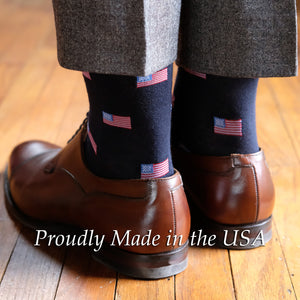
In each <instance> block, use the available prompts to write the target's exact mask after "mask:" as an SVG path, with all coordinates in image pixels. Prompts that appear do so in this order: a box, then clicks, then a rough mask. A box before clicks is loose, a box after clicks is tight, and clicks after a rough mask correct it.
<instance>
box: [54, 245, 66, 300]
mask: <svg viewBox="0 0 300 300" xmlns="http://www.w3.org/2000/svg"><path fill="white" fill-rule="evenodd" d="M64 252H65V253H64V258H63V261H62V264H61V268H60V272H59V277H58V281H57V285H56V289H55V293H54V298H53V300H55V299H56V296H57V292H58V288H59V285H60V280H61V275H62V273H63V269H64V266H65V263H66V260H67V254H68V249H67V248H66V249H65V251H64Z"/></svg>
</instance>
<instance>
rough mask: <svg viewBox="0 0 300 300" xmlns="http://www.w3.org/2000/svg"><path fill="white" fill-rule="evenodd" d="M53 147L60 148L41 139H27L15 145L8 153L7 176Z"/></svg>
mask: <svg viewBox="0 0 300 300" xmlns="http://www.w3.org/2000/svg"><path fill="white" fill-rule="evenodd" d="M54 149H60V148H59V147H58V146H57V145H54V144H51V143H47V142H42V141H28V142H24V143H22V144H20V145H18V146H16V147H15V148H14V149H13V151H12V153H11V155H10V159H9V163H8V177H10V176H11V175H12V174H13V173H14V172H15V171H16V170H17V169H18V168H19V167H20V166H22V165H23V164H25V163H26V162H28V161H29V160H31V159H32V158H33V157H36V156H37V155H41V154H43V153H45V152H48V151H50V150H54Z"/></svg>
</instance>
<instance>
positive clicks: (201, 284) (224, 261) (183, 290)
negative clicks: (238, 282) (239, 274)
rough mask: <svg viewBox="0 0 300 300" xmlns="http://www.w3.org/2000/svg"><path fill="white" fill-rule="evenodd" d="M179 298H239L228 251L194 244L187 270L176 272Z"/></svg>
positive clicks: (192, 299) (195, 299)
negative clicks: (235, 291)
mask: <svg viewBox="0 0 300 300" xmlns="http://www.w3.org/2000/svg"><path fill="white" fill-rule="evenodd" d="M176 299H177V300H186V299H189V300H198V299H226V300H227V299H228V300H229V299H235V295H234V287H233V282H232V277H231V271H230V261H229V257H228V251H227V250H224V249H212V248H197V247H192V248H190V249H189V265H188V268H187V270H186V271H184V272H183V273H181V274H178V275H176Z"/></svg>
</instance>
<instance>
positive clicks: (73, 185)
mask: <svg viewBox="0 0 300 300" xmlns="http://www.w3.org/2000/svg"><path fill="white" fill-rule="evenodd" d="M85 137H86V124H84V126H83V127H82V128H81V129H80V130H79V132H78V133H77V134H76V135H75V137H74V138H73V139H72V140H71V141H70V142H69V143H68V144H67V145H66V147H65V148H63V149H60V148H59V147H58V146H56V145H53V144H49V143H45V142H40V141H31V142H26V143H23V144H21V145H19V146H17V147H16V148H15V149H14V150H13V152H12V154H11V157H10V161H9V165H8V168H7V170H6V174H5V194H6V206H7V208H8V210H9V212H10V213H11V214H12V215H13V216H14V217H16V218H17V219H18V220H19V221H21V223H23V224H24V225H27V226H29V227H31V228H33V229H35V230H36V232H37V235H39V236H40V237H43V239H46V233H47V234H50V233H53V232H55V233H59V234H60V238H61V239H62V235H61V233H64V234H65V237H66V238H67V236H68V235H66V234H67V233H68V234H69V233H70V232H72V234H75V237H76V233H77V229H80V231H78V234H79V233H80V234H82V233H85V234H86V233H87V232H89V233H91V236H90V237H89V238H90V239H89V241H90V242H91V243H89V246H91V247H92V248H93V247H94V248H93V253H94V254H93V256H94V257H95V258H96V259H97V260H99V261H100V262H102V263H104V264H106V265H108V266H109V267H111V268H113V269H115V270H117V271H119V272H121V273H123V274H125V275H129V276H133V277H138V278H148V279H154V278H162V277H167V276H171V275H174V274H177V273H179V272H181V271H183V270H184V269H185V268H186V266H187V250H188V236H189V231H190V213H189V207H188V204H187V200H186V196H185V193H184V190H183V186H182V180H181V177H180V175H179V173H178V172H177V171H176V173H175V174H174V175H173V176H171V177H168V178H161V179H147V180H141V179H137V180H115V179H105V178H100V177H97V176H95V175H93V174H92V173H91V172H90V171H89V170H88V169H87V168H86V166H85V164H84V162H83V160H82V157H83V156H82V143H83V140H84V139H85ZM75 229H76V231H75ZM74 232H75V233H74ZM96 236H97V237H98V239H96ZM174 236H175V237H174ZM73 237H74V235H73ZM102 237H103V244H100V243H97V241H98V242H99V241H100V239H101V238H102ZM73 241H76V239H74V240H73ZM78 244H79V243H78ZM96 246H97V247H96ZM91 250H92V249H91Z"/></svg>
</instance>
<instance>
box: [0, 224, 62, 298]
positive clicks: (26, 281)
mask: <svg viewBox="0 0 300 300" xmlns="http://www.w3.org/2000/svg"><path fill="white" fill-rule="evenodd" d="M34 241H35V233H34V232H32V231H29V230H26V229H23V230H22V234H21V235H20V236H19V238H18V241H17V244H16V247H15V248H14V251H13V253H12V256H11V259H10V262H9V265H8V267H7V269H6V272H5V274H4V276H3V279H2V282H1V287H0V299H7V300H10V299H23V300H32V299H46V300H48V299H54V296H55V293H56V289H57V285H58V280H59V277H60V272H61V266H62V261H63V257H64V252H65V249H64V248H61V247H48V246H47V245H46V244H45V245H41V246H40V247H33V243H34Z"/></svg>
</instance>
